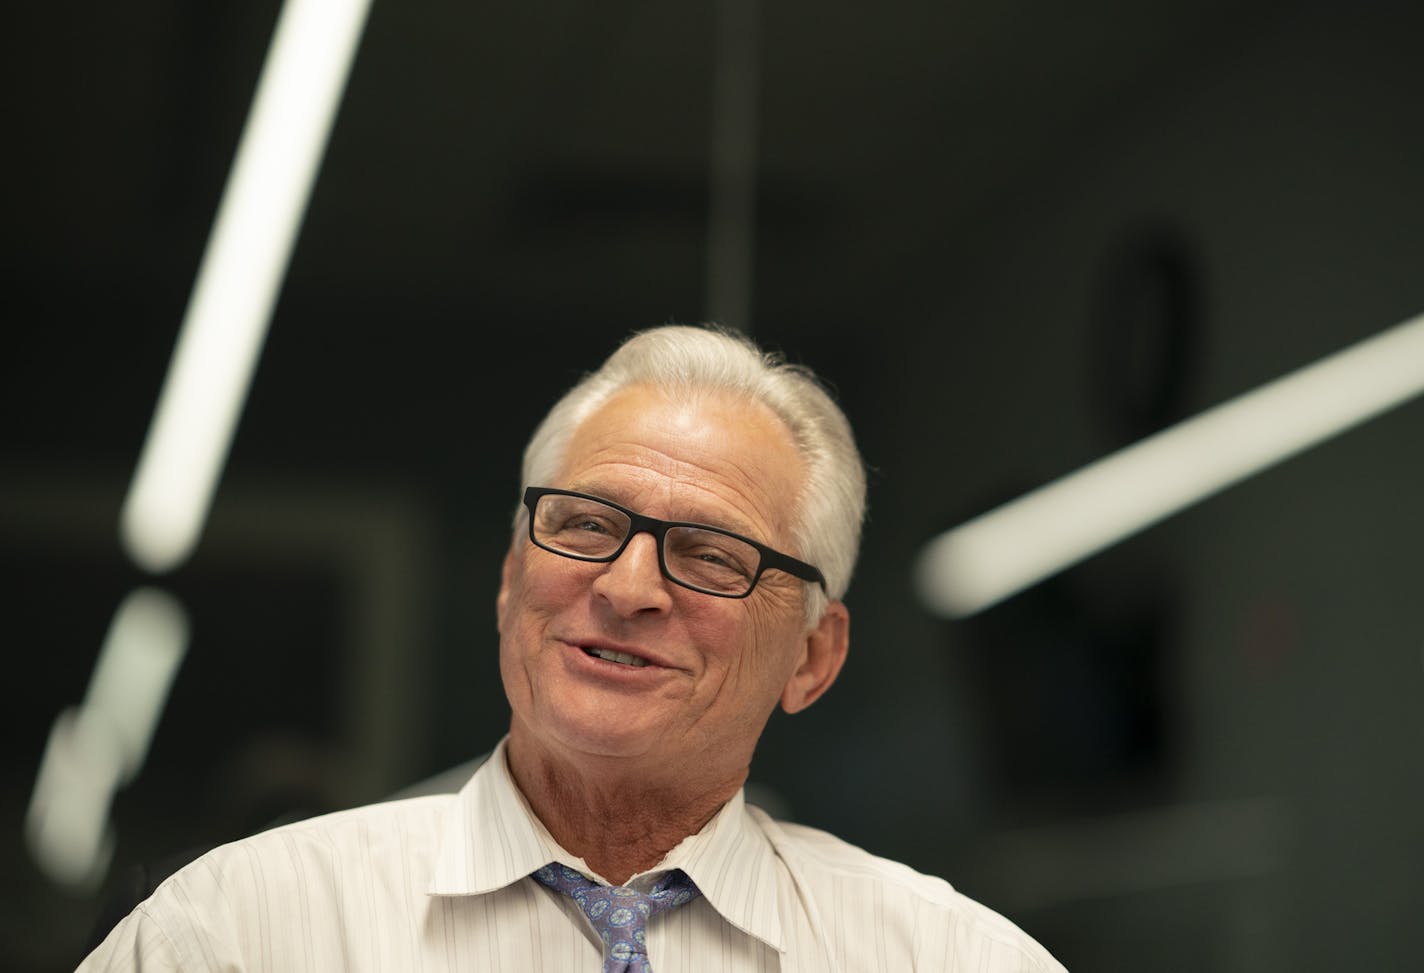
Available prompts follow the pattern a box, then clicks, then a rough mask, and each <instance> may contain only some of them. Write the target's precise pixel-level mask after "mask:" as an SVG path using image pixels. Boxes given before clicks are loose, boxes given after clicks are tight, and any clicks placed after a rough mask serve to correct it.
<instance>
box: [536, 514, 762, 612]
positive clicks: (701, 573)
mask: <svg viewBox="0 0 1424 973" xmlns="http://www.w3.org/2000/svg"><path fill="white" fill-rule="evenodd" d="M631 523H632V522H631V521H630V520H629V518H628V515H627V514H625V513H624V512H623V511H621V510H618V509H617V508H614V507H610V506H608V505H607V504H605V503H600V502H598V501H597V500H588V499H585V498H582V497H566V496H561V495H559V494H546V495H544V496H542V497H540V498H539V502H538V504H537V506H536V507H535V510H534V539H535V540H536V541H538V542H539V544H540V545H541V546H543V547H547V548H549V549H550V550H552V551H554V552H556V553H559V554H567V555H568V556H570V557H576V558H590V559H597V558H605V557H608V556H609V555H611V554H613V552H614V551H617V550H618V549H619V547H621V546H622V544H623V541H624V540H625V539H626V538H627V536H628V530H629V527H630V526H631ZM663 562H664V564H665V565H666V567H667V572H668V574H670V575H672V577H673V578H675V579H676V580H678V581H681V582H683V583H684V584H689V585H692V586H693V587H695V588H705V589H707V590H708V591H714V592H717V593H718V594H729V595H741V594H745V593H746V592H747V591H749V590H750V589H751V586H752V581H753V579H755V578H756V573H757V568H758V566H759V565H760V563H761V553H760V552H759V551H757V549H756V548H755V547H752V546H751V545H750V544H748V543H746V542H745V541H741V540H738V539H737V538H735V537H730V536H728V535H726V534H723V533H720V532H718V531H715V530H704V529H702V528H697V527H669V528H668V531H667V534H666V536H665V537H664V539H663Z"/></svg>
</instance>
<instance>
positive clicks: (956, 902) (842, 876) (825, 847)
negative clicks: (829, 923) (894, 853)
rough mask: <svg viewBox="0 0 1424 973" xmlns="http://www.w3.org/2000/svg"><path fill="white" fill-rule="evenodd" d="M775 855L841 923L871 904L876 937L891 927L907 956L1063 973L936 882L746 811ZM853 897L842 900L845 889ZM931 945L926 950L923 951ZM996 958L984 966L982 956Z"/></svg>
mask: <svg viewBox="0 0 1424 973" xmlns="http://www.w3.org/2000/svg"><path fill="white" fill-rule="evenodd" d="M748 810H749V812H750V813H751V814H752V816H753V817H754V818H755V819H756V820H757V822H758V824H759V825H760V827H761V830H762V832H763V833H764V834H765V835H766V836H767V838H768V840H769V841H770V842H771V844H772V847H773V848H774V849H775V850H776V853H777V855H778V856H779V857H780V858H781V860H782V861H783V863H784V864H785V865H786V867H787V869H788V870H789V871H790V872H791V873H792V875H793V876H794V877H795V879H796V880H797V883H798V885H799V887H800V890H801V894H803V895H810V896H813V897H816V898H819V899H822V900H824V902H823V905H824V907H825V908H826V909H827V911H828V912H829V913H830V915H833V916H836V921H837V922H840V921H842V919H843V918H844V917H843V916H842V915H840V913H841V912H843V911H844V908H845V906H843V905H842V903H845V902H847V901H854V900H855V899H859V900H861V901H870V902H874V903H877V904H878V911H879V913H880V916H881V922H882V930H883V931H884V932H886V933H890V932H891V931H892V930H891V928H886V927H894V928H895V929H896V930H898V933H899V935H901V936H903V937H905V938H906V939H908V940H911V941H913V942H914V947H913V948H914V952H915V953H916V954H917V955H919V954H924V953H926V952H938V951H939V949H940V948H941V947H940V945H939V944H940V943H941V942H942V943H943V946H942V948H943V950H944V952H945V953H946V954H966V955H973V956H976V957H979V959H981V960H983V961H984V962H986V963H987V964H988V965H986V966H985V967H984V968H986V969H1023V970H1033V971H1043V973H1052V971H1060V973H1061V971H1062V969H1063V967H1062V966H1061V964H1059V963H1058V962H1057V961H1056V960H1054V959H1053V958H1052V956H1051V955H1050V954H1049V953H1048V951H1047V950H1045V949H1044V948H1043V946H1041V945H1040V944H1039V943H1038V942H1037V941H1036V940H1034V939H1033V937H1031V936H1029V935H1028V934H1027V933H1025V932H1024V931H1023V930H1022V929H1020V928H1019V927H1018V926H1017V925H1015V924H1014V923H1013V922H1012V921H1010V920H1009V919H1007V918H1005V917H1004V916H1002V915H1000V914H999V913H997V912H995V911H994V910H993V909H990V908H989V907H988V906H985V905H983V904H981V903H979V902H976V901H975V900H974V899H971V898H969V896H967V895H965V894H963V893H962V892H960V891H958V890H957V889H955V888H954V886H952V885H951V884H950V883H949V882H947V881H945V880H944V879H943V878H940V877H938V876H935V875H927V874H925V873H923V872H919V871H916V870H915V869H913V868H911V867H910V866H909V865H905V864H903V863H901V862H897V861H894V860H892V859H889V858H883V857H881V856H879V855H875V854H872V853H871V852H869V851H866V850H865V849H864V848H861V847H859V846H857V845H853V844H851V843H850V842H848V841H845V840H844V839H842V838H839V837H837V836H835V835H833V834H831V833H829V832H826V831H822V830H820V829H818V828H812V827H807V826H806V825H801V824H793V823H790V822H786V821H778V820H776V819H774V818H772V817H770V816H769V815H767V814H766V813H765V812H763V811H761V810H760V809H759V808H755V807H752V808H748ZM852 887H854V888H857V889H858V890H859V893H858V895H856V896H852V897H849V898H848V897H847V894H846V890H847V889H849V888H852ZM929 942H934V943H935V948H934V949H933V950H927V949H926V944H927V943H929ZM987 956H993V957H996V958H995V959H993V960H986V959H984V957H987Z"/></svg>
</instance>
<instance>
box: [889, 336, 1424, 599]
mask: <svg viewBox="0 0 1424 973" xmlns="http://www.w3.org/2000/svg"><path fill="white" fill-rule="evenodd" d="M1420 392H1424V315H1420V316H1419V317H1415V318H1412V319H1411V320H1409V321H1406V322H1405V323H1403V324H1400V325H1397V326H1395V327H1393V328H1391V329H1389V330H1387V331H1385V332H1383V333H1381V334H1379V335H1376V336H1375V337H1373V338H1368V339H1366V340H1365V341H1362V342H1360V343H1359V344H1356V345H1352V346H1351V347H1349V348H1346V349H1344V350H1343V351H1339V352H1336V353H1335V354H1333V355H1330V356H1329V357H1327V358H1325V359H1322V360H1321V361H1319V362H1316V363H1315V364H1313V365H1309V366H1307V367H1305V368H1302V369H1300V370H1299V371H1296V372H1293V373H1291V374H1289V375H1286V376H1284V377H1283V378H1279V379H1276V380H1275V381H1273V382H1270V383H1268V384H1266V385H1263V386H1261V387H1260V388H1258V389H1255V390H1253V391H1251V392H1247V393H1246V394H1245V395H1242V396H1239V397H1238V398H1235V399H1232V400H1231V401H1229V402H1225V403H1223V404H1221V405H1219V406H1216V407H1214V408H1212V409H1209V410H1207V411H1206V412H1203V413H1201V414H1200V415H1197V416H1195V417H1193V418H1191V419H1187V420H1185V421H1184V422H1181V423H1179V424H1178V425H1176V426H1173V427H1172V428H1170V429H1166V430H1164V431H1162V432H1160V433H1157V434H1156V435H1154V436H1151V437H1149V438H1147V439H1144V440H1142V441H1141V442H1139V443H1136V444H1134V445H1132V446H1129V447H1127V448H1126V449H1123V450H1120V451H1119V452H1117V453H1114V454H1112V455H1110V456H1107V457H1105V458H1103V459H1101V460H1098V461H1097V462H1095V463H1092V464H1090V465H1089V466H1086V467H1084V468H1083V469H1081V470H1079V471H1077V472H1076V473H1072V474H1070V475H1068V476H1066V477H1064V478H1063V479H1061V480H1058V481H1056V482H1054V483H1050V484H1048V485H1046V486H1043V487H1040V488H1039V489H1037V490H1035V491H1033V492H1032V493H1029V494H1027V495H1025V496H1023V497H1020V498H1019V499H1018V500H1014V501H1012V502H1010V503H1007V504H1005V505H1003V506H1002V507H999V508H997V509H995V510H991V511H989V512H988V513H986V514H984V515H982V516H980V517H977V518H975V519H974V520H971V521H969V522H968V523H966V524H963V525H961V526H959V527H956V528H954V529H953V530H950V531H947V532H946V533H944V534H941V535H940V536H939V537H937V538H935V539H934V540H932V541H931V542H930V543H929V544H928V545H927V546H926V547H925V549H924V550H923V552H922V553H921V554H920V558H919V561H918V563H917V565H916V568H915V584H916V587H917V588H918V590H919V594H920V597H921V599H922V600H923V601H924V603H925V605H926V606H927V607H929V608H930V610H931V611H934V612H936V613H937V614H941V615H944V616H947V617H949V618H962V617H964V616H967V615H972V614H974V613H975V612H978V611H980V610H982V609H985V608H988V607H989V606H991V605H994V604H996V603H998V602H999V601H1002V600H1003V599H1005V598H1007V597H1009V596H1010V595H1013V594H1015V593H1017V592H1019V591H1021V590H1023V589H1024V588H1027V587H1029V586H1030V585H1032V584H1034V583H1036V582H1038V581H1040V580H1042V579H1043V578H1046V577H1048V576H1049V575H1051V574H1054V573H1056V572H1058V571H1061V570H1063V569H1064V568H1066V567H1069V566H1070V565H1073V564H1076V563H1077V562H1079V561H1081V560H1082V559H1083V558H1085V557H1088V556H1089V555H1091V554H1094V553H1096V552H1098V551H1100V550H1102V549H1103V548H1105V547H1108V546H1110V545H1112V544H1114V543H1116V542H1118V541H1120V540H1122V539H1124V538H1126V537H1128V536H1130V535H1132V534H1134V533H1136V532H1137V531H1140V530H1142V529H1144V528H1146V527H1149V526H1151V525H1152V524H1155V523H1157V522H1158V521H1160V520H1162V519H1163V518H1165V517H1168V516H1170V515H1172V514H1174V513H1176V512H1177V511H1179V510H1181V509H1183V508H1184V507H1187V506H1189V505H1191V504H1193V503H1195V502H1197V501H1198V500H1202V499H1204V498H1206V497H1209V496H1211V495H1212V494H1213V493H1216V492H1217V491H1219V490H1222V489H1225V488H1226V487H1228V486H1231V485H1232V484H1234V483H1237V482H1239V481H1241V480H1243V479H1246V478H1247V477H1249V476H1252V475H1253V474H1256V473H1259V472H1260V471H1262V470H1264V469H1266V468H1267V467H1269V466H1271V465H1273V464H1275V463H1278V462H1280V461H1281V460H1284V459H1287V458H1289V457H1290V456H1293V455H1295V454H1296V453H1299V452H1301V451H1302V450H1305V449H1308V448H1309V447H1311V446H1314V445H1315V444H1317V443H1319V442H1321V441H1322V440H1325V439H1328V438H1329V437H1331V436H1334V435H1336V434H1337V433H1341V432H1344V431H1345V430H1347V429H1349V428H1351V427H1353V426H1355V425H1358V424H1359V423H1362V422H1364V421H1365V420H1367V419H1370V418H1372V417H1374V416H1376V415H1379V414H1380V413H1382V412H1385V411H1386V410H1388V409H1391V408H1393V407H1394V406H1397V405H1400V404H1401V403H1403V402H1406V401H1408V400H1409V399H1411V398H1413V397H1414V396H1416V395H1418V394H1419V393H1420Z"/></svg>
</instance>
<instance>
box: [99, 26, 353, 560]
mask: <svg viewBox="0 0 1424 973" xmlns="http://www.w3.org/2000/svg"><path fill="white" fill-rule="evenodd" d="M369 8H370V0H287V2H286V3H285V4H284V5H283V7H282V12H281V15H280V16H279V18H278V21H277V26H276V30H275V31H274V33H273V37H272V46H271V49H270V50H269V51H268V54H267V61H266V64H265V65H264V66H263V69H262V77H261V79H260V80H259V81H258V84H257V93H256V95H255V96H254V98H253V102H252V109H251V112H250V113H249V115H248V118H247V125H246V127H245V129H244V130H243V133H242V138H241V141H240V142H239V143H238V149H237V155H236V157H235V159H234V160H233V166H232V172H231V173H230V175H229V176H228V182H227V187H226V188H225V190H224V191H223V198H222V202H221V204H220V205H219V207H218V215H217V219H216V220H215V222H214V224H213V230H212V235H211V236H210V237H209V239H208V247H207V251H206V252H205V253H204V254H203V261H202V265H201V266H200V268H199V270H198V277H197V281H196V282H195V284H194V285H193V293H192V296H191V298H190V299H189V303H188V309H187V313H186V314H185V316H184V319H183V326H182V330H181V331H180V333H179V336H178V343H177V347H176V348H175V349H174V352H173V359H172V362H171V363H170V364H169V369H168V377H167V379H166V380H165V382H164V385H163V391H162V393H161V394H160V396H159V400H158V407H157V409H156V411H155V413H154V418H153V425H152V426H151V427H150V428H149V432H148V438H147V440H146V441H145V443H144V446H143V452H142V455H141V456H140V458H139V463H138V468H137V470H136V471H135V473H134V479H133V483H132V484H131V485H130V488H129V494H128V497H127V499H126V500H125V503H124V509H123V513H122V516H121V522H120V534H121V536H122V539H123V543H124V547H125V548H126V550H127V551H128V553H129V555H130V556H131V557H132V558H133V559H134V561H136V562H137V563H138V564H139V565H140V566H142V567H144V568H146V569H147V570H149V571H151V572H154V573H159V572H163V571H168V570H171V569H173V568H174V567H177V566H178V565H179V564H180V563H182V562H183V561H184V560H185V559H186V558H187V557H188V555H189V554H191V553H192V550H193V548H194V546H195V545H196V544H197V540H198V536H199V535H200V534H201V532H202V528H203V523H204V521H205V520H206V519H207V513H208V508H209V506H210V504H211V502H212V496H213V491H214V489H215V488H216V486H217V481H218V478H219V476H220V475H221V473H222V467H223V464H224V462H225V461H226V458H227V453H228V448H229V447H230V446H231V444H232V438H233V433H234V430H235V428H236V426H237V419H238V416H239V415H240V413H241V411H242V405H243V402H244V400H245V399H246V397H247V389H248V386H249V384H250V382H251V377H252V370H253V367H254V366H255V364H256V361H257V356H258V353H259V352H260V351H261V348H262V343H263V340H264V338H265V337H266V333H267V325H268V322H269V321H270V319H271V313H272V306H273V304H274V303H275V301H276V297H277V293H278V291H279V289H280V287H281V283H282V278H283V275H284V274H285V271H286V268H287V263H288V259H289V257H290V255H291V250H292V245H293V242H294V241H295V239H296V234H297V230H298V228H299V226H300V224H301V220H302V215H303V213H304V212H305V210H306V204H307V200H308V198H309V197H310V195H311V187H312V183H313V181H314V180H315V177H316V172H317V169H318V167H319V165H320V163H321V157H322V154H323V151H324V148H325V145H326V141H327V137H328V135H329V134H330V131H331V125H332V122H333V120H334V118H335V115H336V109H337V107H338V105H339V103H340V100H341V92H342V90H343V88H344V87H345V84H346V79H347V76H348V74H349V73H350V67H351V61H352V58H353V56H354V54H355V51H356V46H357V43H358V42H359V40H360V37H361V31H362V28H363V27H364V25H365V21H366V15H367V12H368V10H369Z"/></svg>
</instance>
